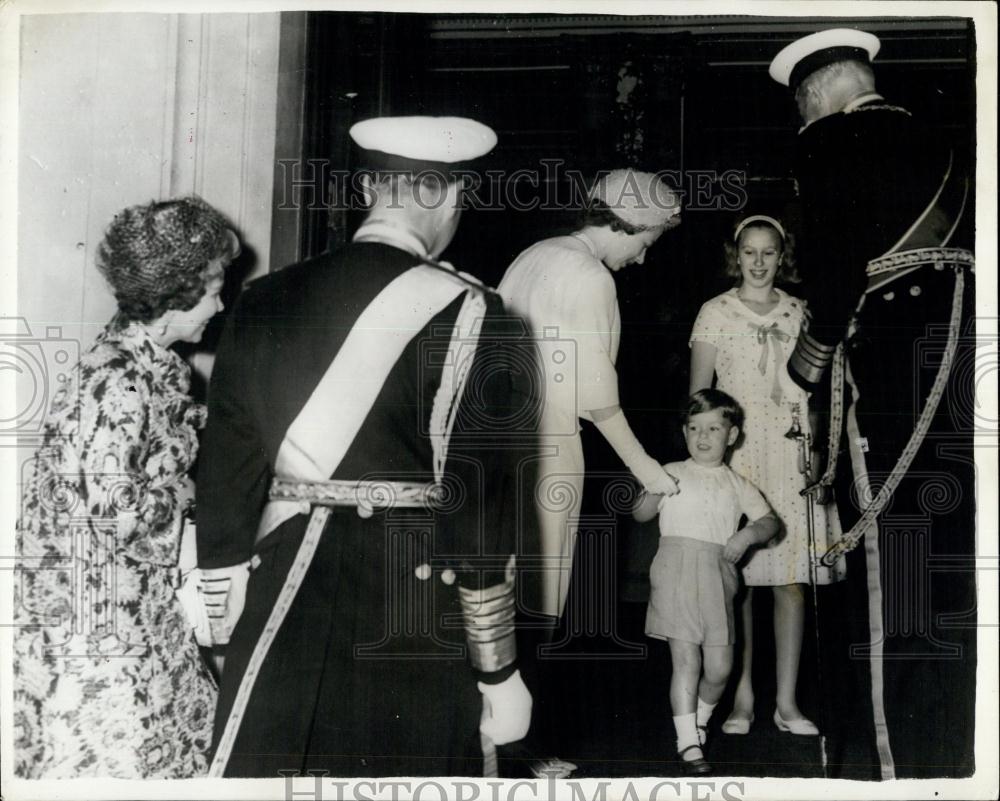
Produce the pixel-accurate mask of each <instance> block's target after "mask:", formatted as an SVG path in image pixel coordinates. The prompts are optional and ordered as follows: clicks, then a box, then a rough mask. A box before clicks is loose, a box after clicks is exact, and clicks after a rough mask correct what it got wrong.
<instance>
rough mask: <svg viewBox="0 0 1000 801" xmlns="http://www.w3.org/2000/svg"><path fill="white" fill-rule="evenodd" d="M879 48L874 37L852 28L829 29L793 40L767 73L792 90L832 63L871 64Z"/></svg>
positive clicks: (879, 43)
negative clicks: (852, 62) (848, 61)
mask: <svg viewBox="0 0 1000 801" xmlns="http://www.w3.org/2000/svg"><path fill="white" fill-rule="evenodd" d="M880 46H881V42H879V40H878V37H877V36H875V35H874V34H871V33H866V32H865V31H859V30H857V29H855V28H830V29H828V30H825V31H820V32H819V33H811V34H809V36H803V37H802V38H801V39H796V40H795V41H794V42H792V43H791V44H790V45H788V46H787V47H785V48H784V49H783V50H782V51H781V52H780V53H778V55H776V56H775V57H774V60H773V61H772V62H771V66H770V67H769V68H768V73H769V74H770V75H771V77H772V78H774V80H776V81H777V82H778V83H780V84H782V85H783V86H788V87H790V88H791V89H793V90H794V89H797V88H798V86H799V84H800V83H802V81H803V79H805V78H806V77H808V76H809V75H811V74H812V73H813V72H815V71H816V70H818V69H819V68H820V67H825V66H826V65H827V64H832V63H833V62H835V61H847V60H854V61H862V62H871V60H872V59H873V58H875V55H876V54H877V53H878V51H879V47H880Z"/></svg>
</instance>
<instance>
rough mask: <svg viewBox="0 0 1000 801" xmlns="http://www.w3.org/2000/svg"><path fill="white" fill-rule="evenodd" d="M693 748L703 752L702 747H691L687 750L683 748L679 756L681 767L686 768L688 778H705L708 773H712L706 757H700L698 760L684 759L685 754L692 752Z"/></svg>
mask: <svg viewBox="0 0 1000 801" xmlns="http://www.w3.org/2000/svg"><path fill="white" fill-rule="evenodd" d="M692 748H697V749H698V750H699V751H700V750H701V746H700V745H689V746H688V747H687V748H682V749H681V750H680V751H679V752H678V753H677V756H678V757H679V758H680V761H681V765H682V766H683V767H684V772H685V773H686V774H687V775H688V776H704V775H705V774H707V773H711V772H712V766H711V765H710V764H709V763H708V762H707V761H706V760H705V758H704V757H698V758H697V759H684V754H686V753H687V752H688V751H690V750H691V749H692Z"/></svg>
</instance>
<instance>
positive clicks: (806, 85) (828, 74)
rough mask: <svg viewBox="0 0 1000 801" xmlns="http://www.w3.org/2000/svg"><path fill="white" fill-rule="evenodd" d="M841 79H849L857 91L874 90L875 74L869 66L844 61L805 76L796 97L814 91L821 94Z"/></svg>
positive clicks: (863, 63)
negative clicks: (855, 85) (801, 93)
mask: <svg viewBox="0 0 1000 801" xmlns="http://www.w3.org/2000/svg"><path fill="white" fill-rule="evenodd" d="M842 79H849V80H851V81H853V82H854V83H855V84H857V88H858V89H859V90H864V91H873V90H874V89H875V73H874V71H873V70H872V67H871V64H866V63H865V62H863V61H856V60H854V59H849V60H846V61H834V62H833V63H831V64H826V65H825V66H822V67H820V68H819V69H818V70H816V71H815V72H812V73H810V74H809V75H807V76H806V77H805V78H804V79H803V80H802V83H801V84H799V87H798V89H796V90H795V95H796V97H798V96H799V93H800V92H807V91H809V90H813V89H814V90H816V91H817V92H823V91H824V90H826V89H828V88H829V87H831V86H833V85H834V84H835V83H838V82H840V81H841V80H842Z"/></svg>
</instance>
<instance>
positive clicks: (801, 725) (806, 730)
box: [774, 709, 819, 736]
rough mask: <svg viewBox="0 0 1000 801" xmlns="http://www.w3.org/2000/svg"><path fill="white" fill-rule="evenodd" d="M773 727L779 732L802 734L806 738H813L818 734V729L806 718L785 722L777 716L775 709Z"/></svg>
mask: <svg viewBox="0 0 1000 801" xmlns="http://www.w3.org/2000/svg"><path fill="white" fill-rule="evenodd" d="M774 725H775V726H777V727H778V730H779V731H787V732H790V733H791V734H802V735H806V736H815V735H817V734H819V729H817V728H816V724H815V723H813V722H812V721H811V720H809V719H808V718H799V719H798V720H785V719H784V718H782V717H781V715H779V714H778V710H777V709H775V710H774Z"/></svg>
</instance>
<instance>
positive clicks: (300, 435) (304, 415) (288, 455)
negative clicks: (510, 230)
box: [257, 264, 470, 542]
mask: <svg viewBox="0 0 1000 801" xmlns="http://www.w3.org/2000/svg"><path fill="white" fill-rule="evenodd" d="M442 278H445V276H443V275H442V271H441V269H439V268H436V267H432V266H430V265H426V264H421V265H418V266H416V267H413V268H411V269H410V270H407V271H406V272H405V273H403V274H402V275H400V276H399V277H398V278H396V279H395V280H394V281H392V282H391V283H390V284H388V285H387V286H386V287H385V288H384V289H383V290H382V291H381V292H379V294H378V295H377V296H376V297H375V299H374V300H373V301H372V302H371V303H370V304H368V306H367V307H366V308H365V310H364V311H363V312H362V313H361V316H360V317H358V319H357V321H356V322H355V323H354V326H353V327H352V328H351V331H350V333H349V334H348V335H347V338H346V339H345V340H344V344H343V345H342V346H341V348H340V350H339V351H338V352H337V355H336V356H335V357H334V359H333V361H332V362H331V363H330V366H329V367H328V368H327V370H326V373H325V374H324V375H323V378H322V379H320V382H319V383H318V384H317V385H316V388H315V389H314V390H313V392H312V395H310V397H309V400H308V401H307V402H306V405H305V406H303V407H302V410H301V411H300V412H299V414H298V416H297V417H296V418H295V420H294V421H293V422H292V424H291V425H290V426H289V428H288V431H287V432H286V433H285V438H284V440H283V441H282V443H281V447H280V448H279V449H278V457H277V461H276V463H275V473H276V474H277V475H278V476H280V477H282V478H295V479H302V480H304V481H325V480H326V479H328V478H330V476H332V475H333V472H334V471H335V470H336V469H337V467H338V466H339V465H340V462H341V461H342V460H343V458H344V455H345V454H346V453H347V450H348V448H350V446H351V444H352V443H353V442H354V439H355V437H356V436H357V434H358V431H359V430H360V429H361V426H362V424H363V423H364V421H365V418H366V417H367V416H368V413H369V412H370V411H371V408H372V406H373V405H374V404H375V399H376V398H377V397H378V394H379V393H380V392H381V391H382V387H383V386H384V385H385V381H386V379H387V378H388V376H389V373H390V372H391V371H392V368H393V367H394V366H395V364H396V362H398V361H399V357H400V356H401V355H402V354H403V351H404V350H405V349H406V346H407V345H409V344H410V342H411V340H412V339H413V337H414V336H416V335H417V333H418V332H420V331H421V330H423V329H424V328H425V327H426V326H427V324H428V323H429V322H430V321H431V319H432V318H433V317H434V316H435V315H436V314H438V313H439V312H441V311H442V310H443V309H444V308H445V307H446V306H447V305H448V304H449V303H451V302H452V301H453V300H455V298H457V297H458V296H459V295H460V294H462V292H465V291H468V290H469V288H470V287H469V286H468V285H467V284H465V283H464V282H462V281H461V280H458V279H457V277H456V279H455V280H447V279H446V280H442ZM303 511H308V509H305V510H303V508H302V504H300V503H298V502H296V501H271V502H270V503H268V504H267V506H266V507H265V508H264V514H263V515H262V517H261V520H260V524H259V525H258V528H257V541H258V542H259V541H260V540H261V539H262V538H263V537H265V536H266V535H267V534H268V533H270V532H271V531H274V529H276V528H277V527H278V526H280V525H281V524H282V523H284V522H285V521H286V520H289V519H290V518H292V517H294V516H295V515H297V514H300V513H301V512H303Z"/></svg>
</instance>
